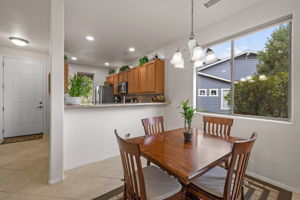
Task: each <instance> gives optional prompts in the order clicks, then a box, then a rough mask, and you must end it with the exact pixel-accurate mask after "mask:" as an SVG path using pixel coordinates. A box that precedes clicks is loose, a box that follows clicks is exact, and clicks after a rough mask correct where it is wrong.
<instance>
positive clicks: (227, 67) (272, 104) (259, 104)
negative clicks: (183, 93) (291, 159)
mask: <svg viewBox="0 0 300 200" xmlns="http://www.w3.org/2000/svg"><path fill="white" fill-rule="evenodd" d="M290 27H291V20H288V21H284V22H281V23H277V24H273V25H271V26H270V25H269V26H267V27H265V28H263V29H259V30H256V31H252V32H248V33H247V34H244V35H240V36H239V37H236V38H234V39H232V40H228V41H225V42H223V43H219V44H217V45H213V46H210V47H209V48H210V49H212V50H213V51H214V52H215V54H216V55H217V57H218V58H219V59H218V60H216V61H215V62H214V63H207V64H205V65H204V66H203V67H199V68H197V69H196V70H197V73H196V74H197V75H196V76H197V77H196V79H197V81H196V82H197V90H196V91H197V93H198V95H196V96H197V97H196V98H197V99H196V102H197V108H198V109H199V110H200V111H202V112H210V113H221V114H239V115H241V114H242V115H251V116H261V117H272V118H289V114H290V113H289V96H290V95H289V91H290V81H289V71H290V49H291V48H290V44H291V42H290V40H291V38H290ZM204 91H207V92H205V93H204ZM206 93H207V94H206Z"/></svg>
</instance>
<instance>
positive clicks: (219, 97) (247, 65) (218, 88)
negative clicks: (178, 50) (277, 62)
mask: <svg viewBox="0 0 300 200" xmlns="http://www.w3.org/2000/svg"><path fill="white" fill-rule="evenodd" d="M257 63H258V60H257V53H256V52H252V51H246V52H243V53H240V54H237V55H236V56H235V61H234V69H235V70H234V80H235V81H240V79H241V78H246V77H247V76H252V75H254V74H255V73H256V64H257ZM230 74H231V70H230V58H227V59H223V60H220V61H217V62H215V63H213V64H210V65H207V66H204V67H202V68H201V69H199V70H198V78H197V89H198V90H197V108H199V109H201V110H202V111H205V112H213V113H224V114H227V113H229V112H230V107H229V106H228V102H227V101H226V100H225V99H224V97H225V96H226V95H227V94H228V93H229V91H230V86H231V81H230V80H231V77H230V76H231V75H230Z"/></svg>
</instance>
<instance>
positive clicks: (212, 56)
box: [205, 48, 218, 64]
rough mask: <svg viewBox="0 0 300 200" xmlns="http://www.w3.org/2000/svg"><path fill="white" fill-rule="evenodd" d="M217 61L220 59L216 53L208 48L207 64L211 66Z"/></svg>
mask: <svg viewBox="0 0 300 200" xmlns="http://www.w3.org/2000/svg"><path fill="white" fill-rule="evenodd" d="M216 61H218V57H217V56H216V54H215V52H214V51H213V50H211V49H209V48H208V49H207V51H206V59H205V64H211V63H214V62H216Z"/></svg>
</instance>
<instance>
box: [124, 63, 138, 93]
mask: <svg viewBox="0 0 300 200" xmlns="http://www.w3.org/2000/svg"><path fill="white" fill-rule="evenodd" d="M127 78H128V94H137V93H139V92H140V89H139V67H135V68H132V69H131V70H129V71H128V73H127Z"/></svg>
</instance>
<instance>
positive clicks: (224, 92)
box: [221, 88, 230, 110]
mask: <svg viewBox="0 0 300 200" xmlns="http://www.w3.org/2000/svg"><path fill="white" fill-rule="evenodd" d="M229 91H230V89H229V88H226V89H221V109H222V110H228V109H230V107H229V104H228V101H227V99H226V98H228V94H229Z"/></svg>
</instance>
